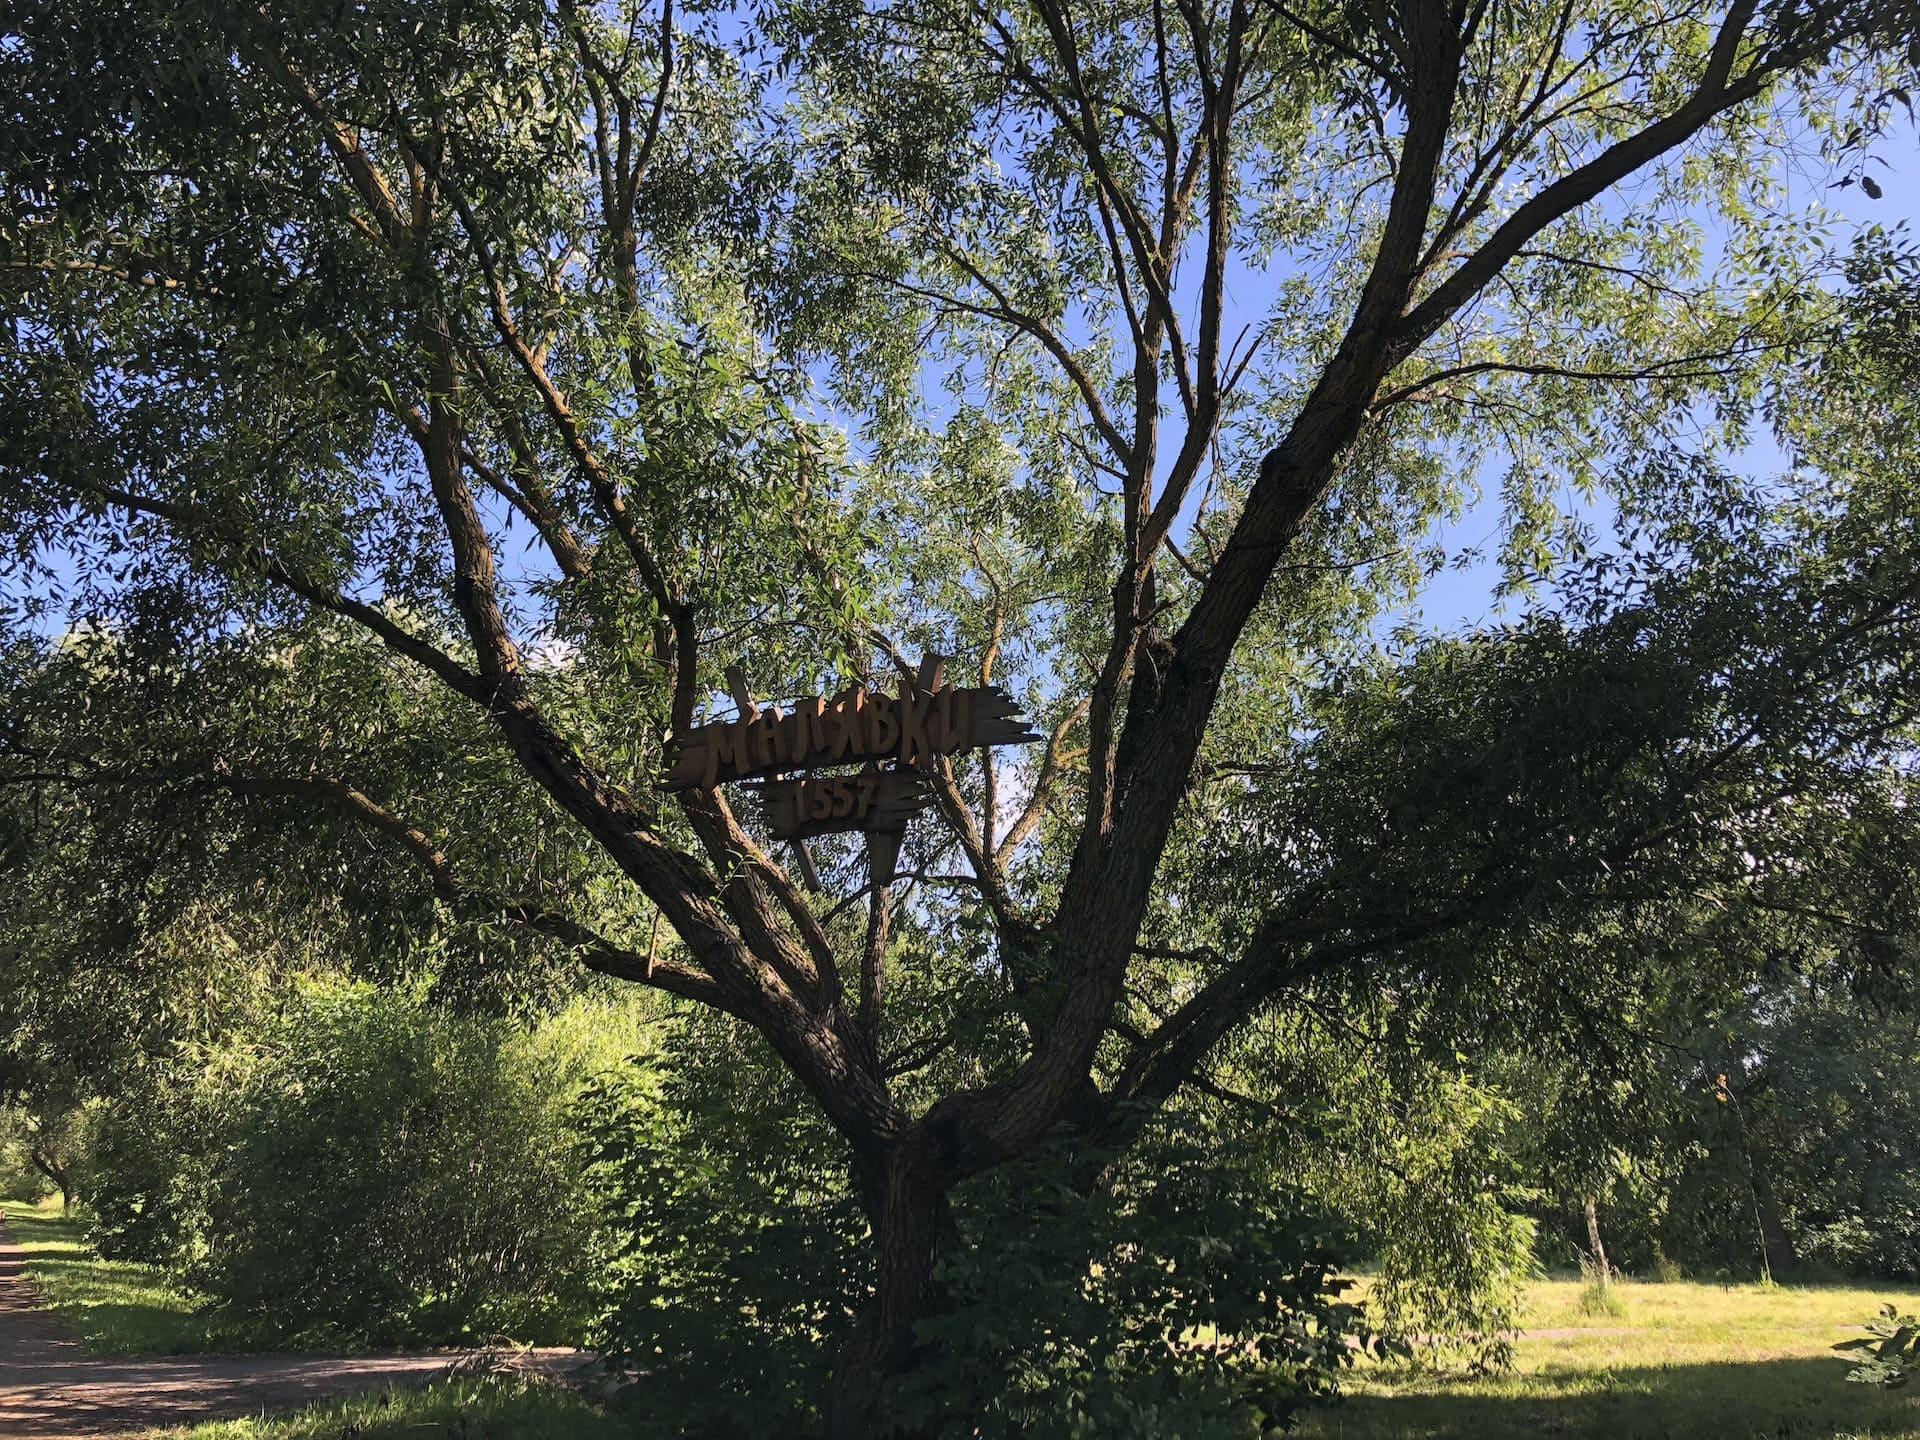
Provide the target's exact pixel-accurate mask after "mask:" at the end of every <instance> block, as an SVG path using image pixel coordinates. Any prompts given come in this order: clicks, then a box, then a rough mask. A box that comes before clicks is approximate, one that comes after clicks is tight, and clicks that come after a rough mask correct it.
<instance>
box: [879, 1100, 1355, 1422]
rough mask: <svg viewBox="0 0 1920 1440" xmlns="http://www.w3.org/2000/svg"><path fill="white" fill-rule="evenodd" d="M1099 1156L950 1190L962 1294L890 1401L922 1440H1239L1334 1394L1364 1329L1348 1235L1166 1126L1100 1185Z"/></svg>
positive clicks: (1038, 1164)
mask: <svg viewBox="0 0 1920 1440" xmlns="http://www.w3.org/2000/svg"><path fill="white" fill-rule="evenodd" d="M1089 1161H1090V1157H1088V1156H1087V1155H1085V1154H1084V1153H1083V1154H1078V1155H1075V1156H1074V1157H1072V1160H1071V1163H1069V1161H1068V1159H1067V1157H1065V1156H1053V1155H1043V1156H1040V1157H1038V1158H1036V1159H1034V1160H1032V1161H1030V1162H1028V1163H1026V1164H1024V1165H1020V1166H1016V1167H1010V1168H1008V1169H1004V1170H1001V1171H998V1172H993V1173H992V1174H990V1175H988V1176H984V1177H982V1178H981V1180H980V1181H978V1182H975V1184H974V1185H972V1186H971V1187H969V1188H968V1189H966V1190H965V1191H963V1192H962V1193H961V1194H960V1195H959V1196H958V1197H957V1202H958V1203H957V1207H956V1208H957V1210H958V1218H959V1224H960V1229H961V1232H962V1234H963V1235H964V1236H965V1238H966V1243H965V1244H964V1245H962V1246H960V1247H957V1248H956V1249H955V1250H954V1252H953V1253H952V1254H951V1256H950V1257H949V1258H948V1259H947V1260H946V1261H945V1263H944V1264H943V1266H942V1268H941V1279H942V1281H943V1283H944V1285H945V1287H946V1290H947V1292H948V1294H949V1296H950V1300H951V1303H950V1306H949V1308H948V1309H947V1310H946V1311H945V1312H944V1313H942V1314H941V1315H940V1316H939V1317H938V1318H937V1319H936V1320H934V1321H932V1322H930V1323H929V1324H927V1325H926V1326H924V1327H923V1328H922V1333H921V1338H922V1340H923V1341H925V1342H927V1344H928V1347H929V1349H928V1353H927V1356H926V1359H925V1361H924V1363H922V1364H921V1365H920V1366H919V1367H917V1368H916V1369H915V1370H914V1371H912V1372H911V1373H910V1374H909V1375H908V1376H907V1377H906V1378H905V1380H904V1381H903V1382H901V1384H900V1386H899V1389H898V1393H897V1395H896V1409H897V1413H898V1414H899V1416H900V1418H901V1419H902V1420H904V1421H905V1422H906V1426H907V1430H908V1432H909V1433H914V1434H919V1433H931V1434H938V1435H941V1436H965V1437H969V1440H1014V1437H1024V1436H1031V1437H1052V1436H1100V1437H1102V1440H1108V1437H1112V1440H1158V1437H1166V1436H1179V1437H1181V1440H1229V1437H1233V1440H1240V1437H1248V1436H1254V1435H1271V1434H1278V1433H1280V1432H1281V1431H1282V1430H1283V1429H1284V1428H1285V1427H1286V1425H1287V1423H1288V1422H1289V1420H1290V1419H1291V1417H1292V1416H1293V1415H1294V1414H1295V1412H1296V1411H1297V1410H1298V1409H1299V1408H1300V1407H1301V1406H1302V1405H1304V1404H1306V1403H1308V1402H1310V1401H1312V1400H1315V1399H1322V1398H1326V1397H1329V1396H1331V1395H1332V1394H1333V1392H1334V1390H1335V1388H1336V1382H1337V1378H1338V1376H1339V1374H1340V1372H1341V1370H1342V1368H1343V1367H1345V1366H1347V1365H1349V1364H1351V1363H1352V1361H1353V1359H1354V1358H1355V1355H1356V1351H1355V1349H1354V1348H1353V1346H1352V1345H1351V1344H1350V1340H1351V1339H1353V1338H1355V1337H1356V1336H1357V1335H1358V1332H1359V1327H1360V1311H1359V1308H1358V1307H1357V1306H1354V1305H1350V1304H1346V1303H1343V1302H1342V1301H1341V1300H1340V1299H1339V1294H1340V1292H1341V1291H1342V1290H1343V1289H1344V1288H1345V1282H1344V1281H1341V1280H1338V1279H1336V1278H1335V1276H1334V1269H1335V1265H1336V1263H1337V1258H1338V1257H1339V1256H1341V1255H1342V1254H1343V1251H1344V1245H1343V1243H1342V1236H1341V1233H1340V1232H1339V1231H1338V1230H1337V1229H1336V1228H1335V1227H1333V1226H1332V1225H1331V1224H1329V1223H1328V1222H1327V1221H1325V1220H1323V1219H1321V1218H1320V1217H1318V1216H1317V1215H1316V1214H1315V1213H1314V1212H1313V1210H1312V1208H1311V1207H1310V1206H1309V1205H1308V1204H1307V1202H1305V1201H1304V1200H1303V1199H1302V1198H1301V1197H1300V1196H1299V1195H1297V1194H1296V1193H1294V1192H1292V1191H1291V1190H1289V1189H1287V1188H1285V1187H1283V1186H1276V1185H1275V1184H1274V1183H1273V1182H1272V1179H1271V1177H1270V1176H1269V1175H1268V1174H1266V1173H1263V1167H1259V1166H1256V1165H1249V1164H1246V1163H1243V1156H1242V1155H1240V1154H1238V1153H1236V1147H1235V1146H1234V1145H1232V1144H1230V1143H1223V1142H1222V1141H1221V1140H1220V1139H1219V1138H1217V1137H1216V1138H1215V1139H1214V1140H1212V1141H1211V1142H1208V1141H1207V1140H1205V1139H1203V1138H1201V1137H1200V1136H1198V1135H1191V1134H1186V1133H1180V1132H1163V1133H1160V1134H1158V1135H1157V1136H1154V1137H1152V1138H1150V1139H1149V1140H1148V1141H1147V1142H1145V1143H1143V1144H1142V1145H1141V1146H1140V1147H1139V1148H1138V1149H1137V1150H1135V1151H1134V1152H1132V1153H1130V1154H1128V1155H1127V1156H1125V1157H1123V1158H1120V1159H1118V1160H1115V1161H1111V1162H1110V1164H1109V1166H1108V1168H1107V1169H1106V1172H1105V1175H1104V1176H1103V1179H1102V1183H1100V1184H1099V1185H1096V1186H1091V1187H1090V1186H1088V1185H1087V1184H1086V1183H1085V1181H1086V1174H1087V1167H1088V1165H1089ZM1378 1348H1379V1347H1378V1345H1377V1342H1376V1344H1375V1349H1376V1352H1377V1350H1378Z"/></svg>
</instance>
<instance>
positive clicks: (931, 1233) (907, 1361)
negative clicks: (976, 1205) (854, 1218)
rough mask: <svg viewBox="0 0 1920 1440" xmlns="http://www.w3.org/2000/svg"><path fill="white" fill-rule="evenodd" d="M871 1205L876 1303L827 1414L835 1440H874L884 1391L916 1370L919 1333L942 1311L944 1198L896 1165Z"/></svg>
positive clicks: (846, 1352) (840, 1373) (864, 1315)
mask: <svg viewBox="0 0 1920 1440" xmlns="http://www.w3.org/2000/svg"><path fill="white" fill-rule="evenodd" d="M875 1188H876V1191H877V1193H874V1194H873V1195H872V1197H871V1198H870V1199H869V1201H868V1213H869V1216H870V1217H871V1219H872V1223H873V1247H874V1286H873V1295H872V1297H871V1298H870V1299H869V1300H868V1302H867V1306H866V1308H865V1309H864V1310H863V1311H862V1312H861V1314H860V1317H859V1319H858V1320H857V1321H856V1322H855V1324H854V1329H853V1333H852V1334H851V1335H850V1336H849V1337H848V1338H847V1341H846V1343H845V1344H844V1345H843V1346H841V1349H840V1355H839V1359H838V1361H837V1362H836V1364H835V1367H834V1376H833V1391H832V1394H831V1396H830V1398H829V1403H828V1412H827V1434H828V1436H829V1437H830V1440H875V1437H878V1436H880V1435H881V1434H883V1433H885V1432H883V1430H882V1425H883V1416H882V1414H881V1400H882V1389H883V1387H884V1386H885V1384H886V1382H887V1380H888V1379H890V1378H891V1377H893V1376H896V1375H900V1374H902V1373H904V1372H905V1371H906V1370H907V1369H908V1368H910V1367H911V1366H912V1364H913V1363H914V1359H915V1352H916V1349H917V1343H918V1342H917V1339H916V1336H915V1329H914V1327H915V1326H916V1325H917V1324H918V1323H919V1322H920V1321H922V1320H924V1319H926V1318H927V1317H928V1316H930V1315H932V1314H933V1313H934V1312H935V1310H936V1308H937V1307H938V1305H939V1298H940V1297H939V1290H938V1287H937V1286H936V1284H935V1283H934V1275H933V1269H934V1261H935V1259H936V1257H937V1255H938V1251H939V1243H940V1235H941V1233H942V1231H943V1230H944V1229H946V1228H947V1227H948V1215H947V1197H946V1193H945V1191H944V1190H943V1189H942V1188H940V1187H939V1186H938V1185H937V1184H935V1183H933V1182H932V1181H931V1180H930V1179H929V1178H928V1177H927V1176H925V1175H923V1174H920V1173H918V1169H917V1167H915V1166H913V1165H911V1164H905V1165H900V1164H897V1165H895V1166H894V1167H892V1168H891V1169H890V1170H889V1172H888V1173H887V1175H886V1176H885V1177H884V1179H882V1180H881V1181H880V1183H879V1184H878V1186H877V1187H875Z"/></svg>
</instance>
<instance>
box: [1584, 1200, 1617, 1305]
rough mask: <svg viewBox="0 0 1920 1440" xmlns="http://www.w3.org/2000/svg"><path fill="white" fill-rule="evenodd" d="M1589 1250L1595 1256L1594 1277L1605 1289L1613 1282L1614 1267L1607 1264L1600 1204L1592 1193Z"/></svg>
mask: <svg viewBox="0 0 1920 1440" xmlns="http://www.w3.org/2000/svg"><path fill="white" fill-rule="evenodd" d="M1587 1250H1588V1252H1589V1253H1591V1254H1592V1256H1593V1274H1594V1279H1595V1281H1596V1283H1598V1285H1599V1286H1600V1288H1601V1289H1602V1290H1605V1289H1606V1288H1607V1287H1608V1286H1609V1285H1611V1284H1612V1283H1613V1267H1612V1266H1610V1265H1608V1264H1607V1247H1606V1246H1605V1245H1604V1244H1602V1243H1601V1240H1600V1205H1599V1202H1598V1201H1597V1200H1595V1199H1594V1197H1593V1196H1591V1195H1589V1196H1588V1197H1587Z"/></svg>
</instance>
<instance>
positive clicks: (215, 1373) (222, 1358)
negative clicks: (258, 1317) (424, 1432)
mask: <svg viewBox="0 0 1920 1440" xmlns="http://www.w3.org/2000/svg"><path fill="white" fill-rule="evenodd" d="M23 1270H24V1256H23V1254H22V1252H21V1250H20V1247H19V1246H17V1245H14V1244H13V1243H12V1241H11V1240H10V1239H9V1237H8V1236H7V1233H6V1231H5V1229H4V1227H0V1440H86V1437H94V1436H102V1435H110V1434H113V1433H114V1432H117V1431H119V1432H124V1431H127V1430H139V1429H145V1428H148V1427H152V1426H158V1425H180V1424H187V1423H191V1422H195V1421H200V1420H212V1419H221V1418H224V1417H229V1416H235V1415H252V1414H258V1413H260V1412H261V1411H263V1410H288V1409H294V1408H297V1407H298V1406H301V1405H305V1404H307V1403H308V1402H310V1401H314V1400H323V1399H327V1398H330V1397H334V1396H341V1395H351V1394H354V1393H356V1392H359V1391H364V1390H373V1389H378V1388H380V1387H381V1386H385V1385H408V1384H424V1383H425V1382H426V1381H428V1380H430V1379H432V1378H433V1377H434V1376H436V1375H439V1374H442V1373H444V1372H445V1371H446V1370H447V1368H448V1367H449V1366H450V1365H454V1364H457V1363H459V1362H460V1361H461V1360H463V1359H465V1358H467V1356H466V1354H465V1352H457V1351H436V1352H429V1353H425V1354H413V1355H351V1356H331V1355H232V1356H229V1355H208V1356H125V1357H111V1358H99V1357H95V1356H91V1355H88V1354H87V1353H86V1351H85V1350H84V1349H83V1348H82V1347H81V1346H80V1344H79V1343H78V1342H77V1341H74V1340H72V1339H69V1338H68V1337H67V1336H66V1335H65V1334H63V1333H62V1331H61V1329H60V1327H59V1324H58V1322H57V1321H56V1320H55V1319H54V1317H53V1316H52V1315H51V1314H49V1313H48V1312H47V1311H45V1310H42V1309H39V1308H38V1307H37V1306H36V1305H35V1304H34V1299H35V1297H34V1294H33V1288H32V1286H31V1284H30V1283H29V1282H28V1281H27V1279H26V1278H25V1275H24V1274H23ZM582 1360H583V1357H582V1356H580V1355H579V1353H578V1352H576V1351H568V1350H544V1351H535V1352H533V1353H532V1354H531V1355H528V1356H526V1357H525V1358H524V1359H523V1360H522V1361H521V1362H520V1363H521V1364H523V1365H525V1366H526V1367H527V1368H529V1369H534V1370H540V1371H544V1372H547V1373H550V1374H557V1373H561V1372H563V1371H565V1370H567V1369H570V1368H572V1367H573V1366H575V1365H578V1364H580V1363H582Z"/></svg>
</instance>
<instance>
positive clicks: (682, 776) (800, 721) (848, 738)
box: [666, 671, 1042, 790]
mask: <svg viewBox="0 0 1920 1440" xmlns="http://www.w3.org/2000/svg"><path fill="white" fill-rule="evenodd" d="M730 679H731V680H733V681H734V682H735V683H736V687H737V688H736V698H737V699H739V700H740V701H741V702H742V703H741V710H740V715H739V716H738V718H736V719H733V720H715V721H711V722H709V723H708V724H705V725H699V726H696V727H694V729H693V730H692V732H691V733H689V734H687V735H684V736H681V737H679V738H678V739H677V740H676V741H675V742H674V743H673V744H672V746H671V747H670V749H669V752H668V759H667V775H666V785H667V788H668V789H670V790H687V789H693V788H696V787H699V788H711V787H713V786H715V785H725V784H730V783H732V782H733V781H737V780H753V779H762V778H765V777H768V776H771V775H774V774H778V773H780V772H783V771H791V770H808V769H813V768H816V767H819V766H823V765H846V764H858V763H860V762H862V761H869V762H878V761H890V762H905V763H917V764H921V765H928V764H931V763H932V761H933V760H934V759H935V758H937V757H939V756H941V755H953V754H958V753H960V752H961V751H965V750H975V749H979V748H981V747H982V746H988V745H1027V744H1031V743H1032V742H1034V741H1036V740H1039V739H1041V738H1042V737H1041V736H1040V734H1039V733H1038V732H1036V731H1034V730H1031V729H1029V728H1028V726H1027V722H1026V720H1025V718H1024V717H1022V716H1021V714H1020V707H1019V706H1018V705H1017V704H1016V703H1015V702H1014V699H1013V697H1012V696H1011V695H1009V694H1007V692H1006V691H1004V690H1002V689H1000V688H999V687H998V686H992V685H989V686H977V687H970V688H956V687H954V686H942V687H941V688H940V689H939V690H937V691H933V692H921V693H919V694H917V695H916V694H915V693H914V687H913V686H912V685H911V684H907V683H903V684H902V686H901V688H902V690H904V691H905V692H906V694H905V695H901V696H894V695H881V694H868V693H867V692H866V691H863V690H857V689H856V690H850V691H843V692H842V693H841V694H839V695H836V696H834V697H833V699H832V700H824V699H811V700H807V701H804V702H802V703H801V704H800V706H799V707H798V708H797V709H796V710H795V711H794V713H793V714H791V715H786V714H782V713H781V711H780V710H779V709H777V708H773V709H761V708H759V707H758V706H756V705H754V704H753V702H752V699H751V698H750V697H749V696H747V693H746V683H745V680H744V678H742V677H740V675H739V672H738V671H734V672H733V673H732V675H731V676H730Z"/></svg>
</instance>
